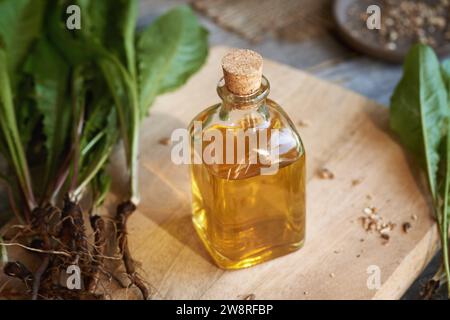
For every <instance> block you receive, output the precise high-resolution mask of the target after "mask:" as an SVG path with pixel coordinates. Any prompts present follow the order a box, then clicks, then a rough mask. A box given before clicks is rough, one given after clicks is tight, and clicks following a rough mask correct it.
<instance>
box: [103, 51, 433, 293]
mask: <svg viewBox="0 0 450 320" xmlns="http://www.w3.org/2000/svg"><path fill="white" fill-rule="evenodd" d="M226 52H227V48H223V47H216V48H213V49H211V52H210V55H209V59H208V62H207V64H206V65H205V66H204V67H203V69H202V70H201V71H200V72H199V73H197V74H196V75H195V76H194V77H193V78H191V79H190V80H189V82H188V83H187V84H186V85H185V86H184V87H182V88H181V89H180V90H178V91H176V92H174V93H170V94H166V95H164V96H161V97H159V98H158V100H157V101H156V103H155V105H154V106H153V108H152V109H151V116H150V117H149V118H148V119H147V120H145V121H144V123H143V129H142V136H141V146H142V151H141V156H140V164H141V171H140V186H141V195H142V202H141V204H140V207H139V211H138V212H137V213H136V214H135V215H134V216H132V218H131V219H130V221H129V231H130V245H131V249H132V252H133V253H134V257H135V258H136V260H138V261H140V262H141V263H142V265H141V273H142V274H143V275H144V277H145V279H146V280H147V281H148V282H149V283H150V284H151V285H152V286H153V287H154V298H158V299H243V298H244V297H246V296H248V295H250V294H253V295H254V296H255V298H256V299H397V298H399V297H401V296H402V294H403V293H404V292H405V290H406V289H407V288H408V287H409V286H410V284H411V283H412V282H413V280H414V279H415V278H416V277H417V276H418V275H419V273H420V272H421V270H422V269H423V268H424V267H425V266H426V264H427V262H428V261H429V259H430V258H431V257H432V256H433V254H434V253H435V251H436V248H437V243H438V240H437V239H438V238H437V233H436V228H435V225H434V223H433V221H432V219H431V218H430V210H429V208H428V205H427V202H426V199H425V196H424V194H425V193H423V191H421V188H420V183H419V182H418V181H417V179H416V178H415V177H416V176H417V174H413V173H412V172H413V170H417V169H415V166H414V165H413V164H412V163H411V161H410V159H408V157H407V155H406V153H405V152H404V151H403V149H402V148H401V146H400V145H399V144H398V143H396V142H395V140H394V139H393V137H392V136H391V133H390V132H389V130H388V110H387V109H386V108H385V107H382V106H379V105H377V104H376V103H374V102H372V101H370V100H368V99H366V98H364V97H362V96H360V95H358V94H356V93H353V92H350V91H348V90H345V89H343V88H341V87H339V86H336V85H334V84H331V83H328V82H325V81H322V80H319V79H317V78H315V77H313V76H311V75H308V74H306V73H304V72H302V71H299V70H295V69H293V68H290V67H287V66H284V65H281V64H278V63H275V62H272V61H270V60H265V62H264V63H265V64H264V74H265V75H266V77H267V78H268V79H269V81H270V82H271V85H272V92H271V94H270V97H271V98H272V99H274V100H275V101H277V102H279V103H280V104H281V105H282V106H283V107H284V108H285V110H286V111H287V112H288V114H289V115H290V116H291V118H292V119H293V121H294V123H296V124H299V122H300V120H301V121H303V122H304V123H306V124H307V126H305V125H299V126H298V130H299V132H300V135H301V136H302V139H303V142H304V144H305V148H306V153H307V180H308V183H307V229H306V234H307V235H306V244H305V246H304V247H303V248H302V249H301V250H299V251H297V252H295V253H292V254H289V255H287V256H284V257H281V258H278V259H276V260H273V261H270V262H266V263H264V264H261V265H258V266H255V267H252V268H249V269H244V270H239V271H224V270H221V269H219V268H218V267H216V266H215V265H214V263H213V262H212V260H211V258H210V257H209V256H208V253H207V252H206V250H205V249H204V248H203V246H202V243H201V242H200V240H199V239H198V238H197V235H196V233H195V231H194V228H193V226H192V224H191V212H190V196H191V195H190V182H189V175H188V168H187V166H177V165H175V164H173V163H172V162H171V159H170V154H171V147H170V146H168V145H165V144H163V143H160V140H161V139H165V138H167V137H170V135H171V133H172V131H173V130H174V129H176V128H184V127H186V126H187V125H188V123H189V122H190V120H191V119H192V118H193V117H194V116H195V115H196V114H197V113H198V112H200V111H201V110H203V109H204V108H206V107H207V106H210V105H212V104H214V103H217V102H218V100H219V98H218V96H217V94H216V83H217V82H218V80H219V78H220V77H221V69H220V59H221V57H222V56H223V55H224V54H225V53H226ZM122 163H123V157H122V154H121V152H120V151H118V152H117V153H116V155H115V160H114V161H113V164H112V172H113V175H114V178H115V180H116V182H118V183H120V181H122V180H123V179H124V177H123V176H121V175H120V174H119V172H122V171H123V169H122V168H121V167H120V166H121V165H122ZM323 167H326V168H328V169H329V170H330V171H332V172H333V174H334V176H335V177H334V179H331V180H326V179H321V178H320V176H319V175H318V174H317V173H318V171H319V170H320V169H321V168H323ZM116 185H117V184H116ZM120 193H121V190H119V189H115V190H113V193H112V195H111V197H110V201H111V202H114V201H115V200H117V198H119V197H120ZM368 206H374V207H376V208H377V210H378V211H379V213H380V215H381V216H383V218H384V219H385V220H386V221H392V222H394V223H395V224H396V225H397V226H396V228H395V229H394V230H393V231H392V234H391V238H390V241H389V242H388V244H387V245H383V240H382V239H381V238H380V236H379V235H376V234H375V233H367V232H366V231H364V229H363V227H362V224H361V222H360V221H359V217H361V216H363V215H364V213H363V210H364V208H366V207H368ZM412 215H416V216H417V217H418V218H417V220H413V219H412V218H411V216H412ZM404 222H410V223H411V224H412V229H411V230H410V232H409V233H407V234H405V233H404V232H403V231H402V227H401V226H402V224H403V223H404ZM370 266H377V267H378V268H379V270H380V276H381V287H380V288H379V289H373V288H372V289H369V287H368V286H367V281H368V277H369V274H368V268H369V269H370ZM129 293H130V292H127V293H126V292H124V290H121V291H118V292H116V295H115V296H117V297H124V296H125V294H129Z"/></svg>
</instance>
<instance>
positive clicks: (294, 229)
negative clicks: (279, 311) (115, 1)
mask: <svg viewBox="0 0 450 320" xmlns="http://www.w3.org/2000/svg"><path fill="white" fill-rule="evenodd" d="M270 122H271V124H270V126H269V127H270V128H274V127H279V126H280V119H279V118H278V117H274V118H272V121H270ZM214 128H215V129H219V130H221V131H223V130H225V129H226V128H223V127H222V128H221V127H217V126H214ZM228 130H229V128H228ZM204 147H205V146H204ZM281 158H282V159H289V160H288V161H282V162H281V163H280V165H279V169H278V171H276V173H275V174H271V175H261V174H260V169H261V165H260V164H251V165H247V166H246V167H244V168H241V167H239V165H229V164H214V165H207V164H205V163H202V164H192V165H191V180H192V194H193V222H194V226H195V228H196V230H197V233H198V234H199V236H200V238H201V240H202V241H203V243H204V244H205V246H206V248H207V250H208V251H209V253H210V254H211V256H212V257H213V259H214V261H215V262H216V263H217V264H218V265H219V266H220V267H222V268H226V269H239V268H245V267H250V266H253V265H255V264H258V263H261V262H264V261H267V260H270V259H273V258H275V257H278V256H281V255H284V254H287V253H290V252H292V251H295V250H297V249H298V248H300V247H301V246H302V245H303V241H304V237H305V174H306V173H305V153H304V151H303V149H302V148H301V150H300V151H299V150H298V148H293V149H291V150H289V151H287V152H286V153H285V154H283V155H282V157H281Z"/></svg>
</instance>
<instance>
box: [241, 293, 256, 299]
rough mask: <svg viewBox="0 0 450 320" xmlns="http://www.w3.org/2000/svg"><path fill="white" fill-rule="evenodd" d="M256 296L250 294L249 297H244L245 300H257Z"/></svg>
mask: <svg viewBox="0 0 450 320" xmlns="http://www.w3.org/2000/svg"><path fill="white" fill-rule="evenodd" d="M255 298H256V296H255V294H253V293H250V294H249V295H247V296H245V297H244V300H255Z"/></svg>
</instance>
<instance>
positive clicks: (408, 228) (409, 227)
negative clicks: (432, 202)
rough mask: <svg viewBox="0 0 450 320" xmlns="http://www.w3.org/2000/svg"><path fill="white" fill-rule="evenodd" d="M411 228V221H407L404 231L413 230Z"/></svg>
mask: <svg viewBox="0 0 450 320" xmlns="http://www.w3.org/2000/svg"><path fill="white" fill-rule="evenodd" d="M411 228H412V225H411V223H409V222H405V223H404V224H403V232H404V233H408V232H409V230H411Z"/></svg>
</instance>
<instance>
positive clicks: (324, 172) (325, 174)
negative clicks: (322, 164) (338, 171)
mask: <svg viewBox="0 0 450 320" xmlns="http://www.w3.org/2000/svg"><path fill="white" fill-rule="evenodd" d="M319 177H320V178H321V179H328V180H331V179H334V174H333V172H331V171H330V170H328V169H327V168H322V169H320V170H319Z"/></svg>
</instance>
